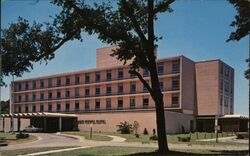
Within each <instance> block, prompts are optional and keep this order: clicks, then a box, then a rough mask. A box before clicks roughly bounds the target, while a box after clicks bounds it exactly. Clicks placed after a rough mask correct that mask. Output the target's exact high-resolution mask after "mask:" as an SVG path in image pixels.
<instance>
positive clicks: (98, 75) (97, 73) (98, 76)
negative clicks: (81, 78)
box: [95, 72, 101, 82]
mask: <svg viewBox="0 0 250 156" xmlns="http://www.w3.org/2000/svg"><path fill="white" fill-rule="evenodd" d="M100 79H101V76H100V72H96V73H95V82H100Z"/></svg>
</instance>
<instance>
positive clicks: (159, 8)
mask: <svg viewBox="0 0 250 156" xmlns="http://www.w3.org/2000/svg"><path fill="white" fill-rule="evenodd" d="M174 1H175V0H165V2H162V3H160V4H159V5H158V6H157V7H156V8H155V9H154V14H157V13H158V12H162V11H164V10H166V9H167V8H168V6H169V5H170V4H171V3H173V2H174Z"/></svg>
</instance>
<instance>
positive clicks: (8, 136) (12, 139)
mask: <svg viewBox="0 0 250 156" xmlns="http://www.w3.org/2000/svg"><path fill="white" fill-rule="evenodd" d="M16 134H17V133H9V132H8V133H2V132H1V133H0V137H1V138H2V137H3V138H5V139H4V140H5V141H6V143H8V144H21V143H27V142H33V141H36V140H37V139H38V138H37V137H36V136H34V135H29V137H28V138H25V139H16Z"/></svg>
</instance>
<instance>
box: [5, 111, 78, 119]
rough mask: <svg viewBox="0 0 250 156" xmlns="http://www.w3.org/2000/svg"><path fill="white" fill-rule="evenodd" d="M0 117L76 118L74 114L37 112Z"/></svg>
mask: <svg viewBox="0 0 250 156" xmlns="http://www.w3.org/2000/svg"><path fill="white" fill-rule="evenodd" d="M1 117H5V118H10V117H14V118H15V117H19V118H33V117H63V118H74V117H77V116H76V115H75V114H63V113H48V112H37V113H15V114H1Z"/></svg>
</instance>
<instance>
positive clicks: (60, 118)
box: [59, 117, 62, 132]
mask: <svg viewBox="0 0 250 156" xmlns="http://www.w3.org/2000/svg"><path fill="white" fill-rule="evenodd" d="M61 131H62V117H59V132H61Z"/></svg>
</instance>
